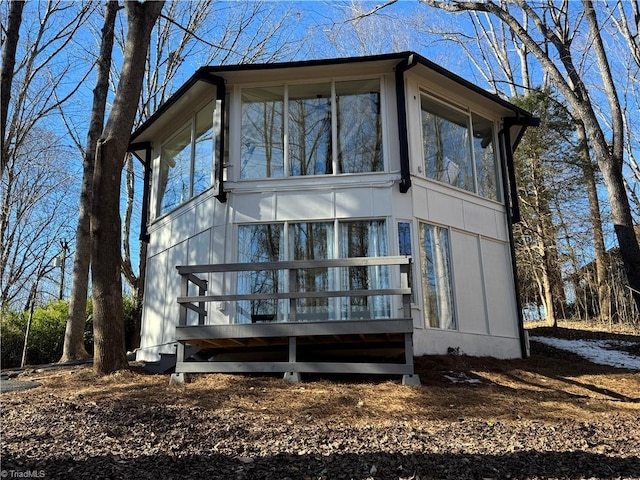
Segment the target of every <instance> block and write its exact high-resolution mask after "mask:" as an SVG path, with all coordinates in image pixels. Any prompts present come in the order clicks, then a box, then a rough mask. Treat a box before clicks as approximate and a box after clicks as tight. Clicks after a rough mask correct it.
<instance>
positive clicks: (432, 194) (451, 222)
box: [427, 190, 464, 230]
mask: <svg viewBox="0 0 640 480" xmlns="http://www.w3.org/2000/svg"><path fill="white" fill-rule="evenodd" d="M427 204H428V211H429V218H428V220H430V221H432V222H435V223H440V224H442V225H448V226H451V227H455V228H459V229H461V230H463V229H464V213H463V209H462V200H460V199H459V198H456V197H454V196H451V195H445V194H443V193H440V192H436V191H435V190H429V191H428V192H427Z"/></svg>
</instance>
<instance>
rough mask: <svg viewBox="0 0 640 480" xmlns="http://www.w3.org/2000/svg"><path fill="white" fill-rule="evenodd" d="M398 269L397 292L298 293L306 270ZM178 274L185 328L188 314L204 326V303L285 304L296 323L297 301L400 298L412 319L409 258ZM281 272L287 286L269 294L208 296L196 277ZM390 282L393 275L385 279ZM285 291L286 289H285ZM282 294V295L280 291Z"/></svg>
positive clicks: (194, 268) (184, 269) (232, 266)
mask: <svg viewBox="0 0 640 480" xmlns="http://www.w3.org/2000/svg"><path fill="white" fill-rule="evenodd" d="M376 266H398V267H399V276H398V277H396V282H397V283H399V287H397V288H369V289H363V290H330V289H328V290H325V291H297V290H296V286H297V285H298V275H299V274H300V272H301V271H304V270H308V269H313V270H316V269H324V268H327V269H328V268H349V267H376ZM176 268H177V269H178V273H179V274H180V276H181V277H182V283H181V292H180V296H179V297H178V303H179V304H180V307H181V308H180V317H179V325H180V326H184V325H186V324H187V310H191V311H194V312H196V313H197V314H198V324H199V325H204V324H205V318H206V317H207V307H206V304H207V303H212V302H240V301H246V300H248V301H256V300H288V301H289V312H288V314H289V316H288V322H296V321H298V319H297V308H296V301H297V300H299V299H325V298H326V299H329V298H336V297H341V298H344V297H374V296H394V295H395V296H401V297H402V310H403V315H402V316H403V317H404V318H411V288H410V287H409V271H410V268H411V258H410V257H359V258H343V259H333V260H297V261H285V262H260V263H227V264H220V265H189V266H178V267H176ZM263 271H283V272H284V273H285V275H286V276H287V278H288V280H289V281H288V284H287V283H285V284H284V287H285V288H284V289H283V288H280V289H279V290H278V291H276V292H268V293H227V294H220V295H208V294H207V293H208V292H207V290H208V281H207V280H206V279H204V278H201V277H200V276H199V275H202V274H209V273H237V272H263ZM388 277H389V279H390V281H392V280H393V275H388ZM191 284H193V285H195V286H196V287H197V289H198V294H197V295H189V289H190V286H191ZM287 287H288V288H287ZM283 290H284V291H283Z"/></svg>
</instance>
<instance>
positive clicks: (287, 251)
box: [232, 216, 394, 322]
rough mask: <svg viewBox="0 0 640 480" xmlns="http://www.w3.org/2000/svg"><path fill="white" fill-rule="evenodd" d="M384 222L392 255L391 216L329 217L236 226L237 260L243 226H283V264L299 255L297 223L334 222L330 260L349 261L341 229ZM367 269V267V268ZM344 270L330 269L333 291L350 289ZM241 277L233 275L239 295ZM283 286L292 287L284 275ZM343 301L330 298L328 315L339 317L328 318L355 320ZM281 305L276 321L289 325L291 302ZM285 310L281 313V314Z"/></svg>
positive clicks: (328, 244) (385, 233) (386, 246)
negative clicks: (346, 309)
mask: <svg viewBox="0 0 640 480" xmlns="http://www.w3.org/2000/svg"><path fill="white" fill-rule="evenodd" d="M376 221H377V222H381V224H382V226H383V228H384V241H383V243H384V248H385V251H386V253H385V255H384V256H388V255H390V244H389V241H390V238H391V237H390V235H391V232H390V230H389V225H390V219H389V217H387V216H380V217H364V218H360V217H357V218H329V219H295V220H285V221H263V222H242V223H237V224H235V225H234V227H235V228H234V237H235V239H236V241H235V245H236V247H235V249H234V250H235V252H234V258H235V259H236V261H237V262H242V260H241V258H240V249H239V245H240V229H241V228H242V227H247V226H264V225H280V226H282V240H281V243H282V248H283V252H281V253H282V258H283V261H293V257H294V255H295V252H294V248H293V242H294V238H295V237H294V232H293V228H292V226H293V225H295V224H303V223H306V224H309V223H317V224H322V223H325V224H326V223H330V224H331V233H332V238H331V239H327V247H328V249H329V250H330V251H331V253H332V256H330V257H328V259H341V258H349V257H345V256H343V255H342V247H343V246H342V244H341V242H340V237H341V232H340V226H341V224H344V223H349V222H376ZM257 264H258V263H256V265H257ZM345 268H347V269H348V268H352V267H345ZM365 268H367V267H365ZM372 268H377V267H372ZM342 270H344V268H338V267H334V268H329V269H328V279H329V288H346V287H345V285H343V283H344V282H343V273H342ZM239 278H240V277H239V275H238V274H237V273H236V274H234V275H233V279H232V282H233V284H234V289H235V291H236V293H239V292H238V286H239V285H238V280H239ZM281 285H283V286H284V288H286V289H288V288H290V286H289V277H288V275H284V278H282V280H281ZM370 298H375V297H370ZM343 302H344V298H342V297H333V298H330V299H329V302H328V313H329V314H331V313H334V314H336V315H337V316H338V317H339V318H334V319H331V318H330V319H328V320H327V321H335V320H337V321H342V320H350V319H351V317H350V316H347V317H345V318H343V317H342V313H343V312H342V308H343V305H342V304H343ZM387 302H388V312H389V315H390V314H391V311H392V308H393V305H394V303H393V301H392V300H391V299H389V300H387ZM277 305H278V311H277V312H276V314H275V318H276V319H278V320H277V321H281V322H282V321H284V322H288V321H289V320H288V319H289V318H290V312H289V302H286V301H277ZM237 308H238V307H237V305H236V306H235V307H234V311H233V313H232V315H233V316H232V318H233V320H234V322H235V321H236V320H237V319H238V311H237ZM369 308H370V309H371V308H372V307H371V306H370V307H369ZM280 309H281V311H280ZM283 318H284V319H286V320H281V319H283ZM380 318H381V319H383V318H386V317H380Z"/></svg>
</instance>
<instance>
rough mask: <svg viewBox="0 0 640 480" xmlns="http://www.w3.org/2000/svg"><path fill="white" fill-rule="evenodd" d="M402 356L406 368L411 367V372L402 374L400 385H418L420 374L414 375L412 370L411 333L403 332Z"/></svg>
mask: <svg viewBox="0 0 640 480" xmlns="http://www.w3.org/2000/svg"><path fill="white" fill-rule="evenodd" d="M404 356H405V362H406V364H407V368H410V369H411V373H410V374H405V375H403V376H402V385H408V386H411V387H419V386H420V376H418V375H415V373H414V371H413V333H405V334H404Z"/></svg>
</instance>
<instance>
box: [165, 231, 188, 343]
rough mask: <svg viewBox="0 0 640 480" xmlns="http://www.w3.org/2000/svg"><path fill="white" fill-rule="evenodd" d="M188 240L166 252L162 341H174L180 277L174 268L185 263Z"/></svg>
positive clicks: (178, 312) (178, 313) (177, 315)
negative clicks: (165, 286)
mask: <svg viewBox="0 0 640 480" xmlns="http://www.w3.org/2000/svg"><path fill="white" fill-rule="evenodd" d="M187 244H188V242H182V243H179V244H178V245H176V246H175V247H173V248H171V249H170V250H169V251H168V252H167V264H166V270H165V273H164V275H165V276H166V278H167V288H166V290H165V299H164V302H165V303H166V307H165V310H164V326H163V327H164V328H163V334H162V341H163V343H167V342H173V341H175V338H176V336H175V334H176V332H175V330H176V329H175V326H176V324H177V323H178V317H179V315H180V308H179V306H178V302H177V299H178V296H179V295H180V283H181V277H180V275H178V271H177V270H176V266H177V265H186V264H187V261H188V256H187Z"/></svg>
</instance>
